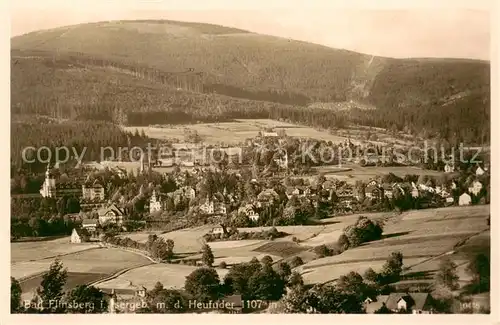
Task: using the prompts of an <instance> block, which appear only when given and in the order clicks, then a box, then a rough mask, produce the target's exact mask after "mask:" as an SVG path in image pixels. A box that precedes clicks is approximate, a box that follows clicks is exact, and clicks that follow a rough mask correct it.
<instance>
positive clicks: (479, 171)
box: [476, 166, 485, 176]
mask: <svg viewBox="0 0 500 325" xmlns="http://www.w3.org/2000/svg"><path fill="white" fill-rule="evenodd" d="M484 173H485V171H484V169H482V168H481V166H478V167H477V169H476V175H477V176H481V175H484Z"/></svg>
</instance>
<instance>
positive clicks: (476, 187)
mask: <svg viewBox="0 0 500 325" xmlns="http://www.w3.org/2000/svg"><path fill="white" fill-rule="evenodd" d="M482 189H483V184H482V183H481V182H480V181H474V182H473V183H472V185H471V186H469V193H472V194H474V195H478V194H479V192H481V190H482Z"/></svg>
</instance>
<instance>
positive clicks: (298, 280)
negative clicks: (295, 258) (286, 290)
mask: <svg viewBox="0 0 500 325" xmlns="http://www.w3.org/2000/svg"><path fill="white" fill-rule="evenodd" d="M297 286H298V287H303V286H304V279H303V278H302V275H301V274H300V273H299V272H297V271H293V272H292V274H291V275H290V277H289V278H288V283H287V287H290V288H295V287H297Z"/></svg>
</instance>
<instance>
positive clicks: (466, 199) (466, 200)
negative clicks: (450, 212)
mask: <svg viewBox="0 0 500 325" xmlns="http://www.w3.org/2000/svg"><path fill="white" fill-rule="evenodd" d="M471 203H472V199H471V197H470V195H469V194H467V193H464V194H462V195H460V197H459V198H458V205H470V204H471Z"/></svg>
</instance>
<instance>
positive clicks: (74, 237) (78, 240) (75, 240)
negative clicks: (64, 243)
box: [70, 228, 82, 244]
mask: <svg viewBox="0 0 500 325" xmlns="http://www.w3.org/2000/svg"><path fill="white" fill-rule="evenodd" d="M81 242H82V238H81V237H80V234H78V232H77V231H76V229H75V228H73V231H72V232H71V237H70V243H72V244H80V243H81Z"/></svg>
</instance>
